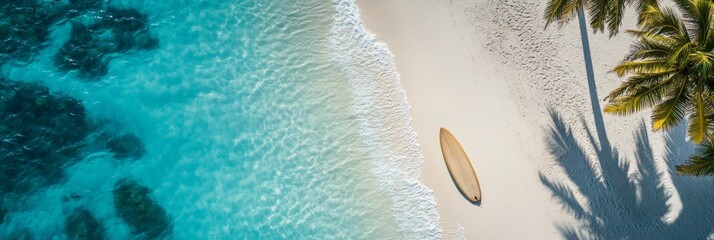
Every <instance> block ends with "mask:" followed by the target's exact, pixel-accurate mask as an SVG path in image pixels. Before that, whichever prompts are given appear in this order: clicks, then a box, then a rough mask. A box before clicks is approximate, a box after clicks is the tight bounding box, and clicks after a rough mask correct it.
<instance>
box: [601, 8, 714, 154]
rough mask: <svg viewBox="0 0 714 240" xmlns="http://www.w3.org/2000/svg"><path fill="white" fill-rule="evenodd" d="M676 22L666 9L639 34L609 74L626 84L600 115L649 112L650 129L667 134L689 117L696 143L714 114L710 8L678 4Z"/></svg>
mask: <svg viewBox="0 0 714 240" xmlns="http://www.w3.org/2000/svg"><path fill="white" fill-rule="evenodd" d="M676 4H677V6H678V7H679V8H680V9H681V10H682V11H681V12H682V17H681V18H680V17H678V16H677V15H676V13H674V12H673V11H672V10H671V9H669V8H662V9H659V8H658V9H657V10H656V11H652V12H651V15H650V19H649V20H648V21H646V22H645V23H644V24H643V25H642V26H640V28H639V29H638V30H629V31H628V32H629V33H630V34H632V35H633V36H635V37H637V42H636V43H635V44H634V45H633V49H632V51H631V52H630V53H629V54H628V55H627V56H626V58H625V60H624V61H623V62H622V63H620V64H619V65H618V66H616V67H615V69H614V72H615V73H617V74H618V76H620V77H622V76H625V75H629V77H628V80H627V81H626V82H624V83H622V85H620V87H618V88H617V89H615V90H614V91H612V92H611V93H610V95H609V96H608V97H607V98H608V99H609V104H608V105H607V106H606V107H605V112H607V113H613V114H617V115H628V114H631V113H634V112H637V111H640V110H642V109H644V108H649V107H654V111H653V113H652V126H653V128H654V130H655V131H657V130H667V129H670V128H672V127H674V126H676V125H677V124H678V123H680V122H681V121H682V119H684V117H685V115H686V114H689V121H690V124H689V137H690V138H691V139H692V140H693V141H694V142H696V143H701V142H702V140H704V138H705V136H706V135H707V133H708V130H709V128H711V126H710V125H711V124H710V123H711V118H709V115H711V114H712V113H714V107H713V106H712V100H714V98H712V93H713V92H712V90H713V88H712V87H714V81H712V79H713V77H714V53H712V49H714V29H713V28H712V20H713V19H714V9H713V8H712V7H714V4H712V2H711V1H710V0H677V1H676Z"/></svg>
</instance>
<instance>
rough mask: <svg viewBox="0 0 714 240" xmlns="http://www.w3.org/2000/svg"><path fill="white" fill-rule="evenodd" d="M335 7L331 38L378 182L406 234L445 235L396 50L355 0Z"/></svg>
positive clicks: (339, 1)
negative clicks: (424, 173) (374, 30)
mask: <svg viewBox="0 0 714 240" xmlns="http://www.w3.org/2000/svg"><path fill="white" fill-rule="evenodd" d="M332 5H333V6H334V7H335V9H336V10H337V13H336V14H335V19H334V24H333V27H332V36H330V44H331V47H332V49H333V53H334V56H333V58H334V59H335V61H337V63H338V64H339V67H340V70H341V71H342V72H343V74H344V75H345V76H347V78H348V79H347V80H348V81H349V84H350V87H351V92H352V95H353V109H352V116H353V117H355V119H356V120H357V122H358V125H359V130H360V131H359V135H360V138H361V140H362V142H363V143H364V145H365V146H366V148H367V151H368V154H369V158H370V159H371V161H372V163H373V166H374V168H373V173H374V174H375V175H376V177H377V179H378V183H379V184H380V186H381V187H383V188H384V190H385V191H386V192H387V193H388V194H389V195H390V198H391V203H392V206H391V210H392V214H393V216H394V218H395V219H396V222H397V225H398V227H399V231H400V232H401V233H402V234H403V236H404V237H405V238H406V239H442V238H443V237H444V236H443V230H442V229H441V228H440V221H441V220H440V218H439V214H438V212H437V211H436V207H437V204H436V200H435V198H434V194H433V191H432V190H431V189H429V188H428V187H426V186H425V185H424V184H423V183H421V182H420V181H419V177H420V175H421V167H422V165H423V164H424V158H423V156H422V155H421V154H420V153H419V148H420V145H419V143H418V142H417V134H416V132H414V130H413V129H412V127H411V122H412V118H411V116H410V115H409V112H410V109H411V106H410V105H409V103H408V102H407V95H406V92H405V91H404V89H403V88H402V86H401V85H400V76H399V73H398V72H397V69H396V65H395V61H394V55H392V53H391V52H390V51H389V49H388V47H387V45H386V44H384V43H382V42H379V41H378V40H377V38H376V37H375V36H374V35H373V34H371V33H369V32H368V31H367V30H366V29H365V28H364V26H363V24H362V20H361V18H360V12H359V8H358V7H357V5H356V3H355V1H354V0H332Z"/></svg>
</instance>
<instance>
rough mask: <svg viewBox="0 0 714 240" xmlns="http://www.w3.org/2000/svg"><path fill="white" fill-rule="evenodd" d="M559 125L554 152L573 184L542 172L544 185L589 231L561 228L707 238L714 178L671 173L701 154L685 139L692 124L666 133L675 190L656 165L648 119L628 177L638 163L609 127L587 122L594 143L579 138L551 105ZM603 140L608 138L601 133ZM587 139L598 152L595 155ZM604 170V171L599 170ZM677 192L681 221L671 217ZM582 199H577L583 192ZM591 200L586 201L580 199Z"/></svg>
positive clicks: (577, 235)
mask: <svg viewBox="0 0 714 240" xmlns="http://www.w3.org/2000/svg"><path fill="white" fill-rule="evenodd" d="M550 117H551V120H552V126H551V129H549V132H548V134H547V138H548V139H547V140H548V147H549V150H550V152H551V155H552V156H553V157H554V158H555V159H556V161H558V163H559V166H560V168H562V170H564V172H565V173H566V175H567V178H566V180H565V181H568V180H569V181H570V182H571V183H572V184H565V183H563V182H559V181H558V180H556V179H552V178H549V177H548V176H546V175H545V174H544V173H543V172H541V173H540V179H541V182H542V183H543V184H544V185H545V186H546V187H548V188H549V189H550V190H551V192H552V193H553V195H554V197H555V198H557V199H558V200H560V201H561V204H562V206H563V208H565V209H566V210H568V211H569V212H570V213H571V214H572V215H573V216H574V217H575V218H576V219H577V220H578V221H580V222H581V223H582V225H581V226H583V227H582V228H580V229H578V228H576V227H575V226H563V225H561V226H558V228H559V229H560V230H561V233H562V235H563V237H564V238H566V239H582V238H587V239H682V238H684V239H705V238H707V237H708V236H709V235H710V234H711V232H712V230H714V223H712V222H711V221H710V220H711V219H713V217H714V205H713V204H711V200H712V199H714V191H711V183H712V180H711V179H710V178H695V177H686V176H678V175H676V174H674V173H673V172H671V171H672V170H673V169H674V165H676V164H678V163H680V162H681V161H682V160H683V159H686V157H687V156H689V155H690V154H691V153H692V152H693V145H692V144H691V143H689V142H687V141H686V140H685V136H686V133H685V128H684V126H682V127H678V128H675V129H672V130H671V131H670V132H668V133H667V134H666V136H665V144H666V146H665V162H666V163H667V165H668V168H667V169H668V171H670V175H671V176H672V182H673V185H674V189H671V190H667V189H665V187H664V185H663V175H664V173H663V172H661V171H658V170H657V168H656V166H655V159H654V157H653V153H652V148H651V145H650V140H649V136H648V134H647V129H646V127H645V124H644V123H641V124H640V126H639V128H638V129H637V130H636V132H635V133H634V134H635V144H636V150H635V151H636V152H635V157H636V161H634V162H632V161H630V162H632V163H633V164H636V166H634V167H635V168H636V169H637V171H635V172H636V174H635V175H629V176H628V170H629V168H630V165H629V164H628V161H625V160H624V159H622V158H621V157H620V156H619V154H618V152H617V149H614V148H612V147H611V146H610V144H609V140H608V139H607V135H606V134H605V133H604V132H599V133H597V136H598V138H599V139H597V140H599V141H596V139H595V137H594V136H593V133H592V131H591V130H590V129H589V128H588V127H587V126H586V125H585V122H584V120H583V119H582V118H581V121H580V122H581V124H582V125H583V126H585V130H586V132H587V136H588V138H587V142H582V141H578V139H576V138H575V137H574V136H573V133H572V130H571V127H569V126H566V124H565V123H564V121H563V119H562V118H561V116H560V115H559V114H558V113H557V112H555V111H554V110H552V109H551V110H550ZM597 120H600V121H602V118H601V116H600V118H599V119H598V116H596V125H601V126H599V127H598V128H597V130H598V131H600V130H602V131H604V130H605V129H604V125H603V123H602V122H599V124H598V123H597V122H598V121H597ZM600 137H604V139H603V138H600ZM584 144H589V145H590V146H592V147H593V149H595V152H596V154H595V157H596V158H597V159H590V158H589V157H588V155H587V154H586V152H585V147H584ZM597 170H599V171H597ZM672 192H676V193H678V195H679V198H680V200H681V203H682V209H681V212H680V213H679V214H674V216H675V217H673V218H674V219H670V220H665V217H666V215H668V213H669V211H670V204H671V203H670V198H672V197H673V195H672V194H671V193H672ZM577 193H579V194H581V195H582V198H576V194H577ZM583 198H584V199H586V200H585V201H578V199H583Z"/></svg>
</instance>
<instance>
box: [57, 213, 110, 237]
mask: <svg viewBox="0 0 714 240" xmlns="http://www.w3.org/2000/svg"><path fill="white" fill-rule="evenodd" d="M65 231H66V232H67V237H68V238H69V239H72V240H101V239H104V228H103V227H102V225H101V224H100V223H99V221H97V219H96V218H95V217H94V215H92V213H90V212H89V211H88V210H87V209H84V208H78V209H75V210H74V212H73V213H72V215H71V216H70V217H69V219H67V224H66V226H65Z"/></svg>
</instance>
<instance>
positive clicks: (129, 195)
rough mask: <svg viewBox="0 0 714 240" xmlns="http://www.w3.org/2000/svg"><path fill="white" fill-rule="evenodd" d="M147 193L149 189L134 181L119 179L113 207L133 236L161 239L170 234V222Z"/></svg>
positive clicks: (164, 212) (115, 189)
mask: <svg viewBox="0 0 714 240" xmlns="http://www.w3.org/2000/svg"><path fill="white" fill-rule="evenodd" d="M149 193H150V190H149V188H147V187H145V186H143V185H141V184H139V183H137V182H136V181H134V180H131V179H121V180H119V181H118V182H117V184H116V186H115V187H114V206H115V207H116V211H117V213H118V214H119V217H121V219H123V220H124V222H126V223H127V224H128V225H129V226H130V227H131V229H132V230H133V232H134V233H135V234H137V235H139V236H140V237H141V238H143V239H162V238H164V237H166V236H168V235H169V234H170V233H171V231H172V230H171V229H172V220H171V218H170V217H169V215H168V213H166V210H164V209H163V208H162V207H161V206H160V205H159V204H158V203H157V202H156V201H154V200H153V199H152V198H151V197H150V196H149Z"/></svg>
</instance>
